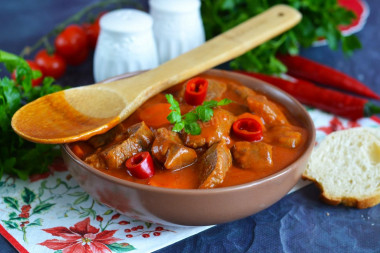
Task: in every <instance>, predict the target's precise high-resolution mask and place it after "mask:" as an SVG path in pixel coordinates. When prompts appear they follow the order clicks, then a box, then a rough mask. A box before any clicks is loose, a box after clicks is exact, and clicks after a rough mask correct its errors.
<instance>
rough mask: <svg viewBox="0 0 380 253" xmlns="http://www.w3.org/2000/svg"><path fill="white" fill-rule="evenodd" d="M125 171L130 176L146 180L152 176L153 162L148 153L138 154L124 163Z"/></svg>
mask: <svg viewBox="0 0 380 253" xmlns="http://www.w3.org/2000/svg"><path fill="white" fill-rule="evenodd" d="M125 166H126V167H127V170H128V171H129V172H130V173H131V174H132V176H134V177H137V178H140V179H146V178H150V177H152V176H153V175H154V165H153V160H152V157H151V155H150V154H149V152H141V153H138V154H136V155H134V156H132V157H131V158H129V159H128V160H127V161H126V162H125Z"/></svg>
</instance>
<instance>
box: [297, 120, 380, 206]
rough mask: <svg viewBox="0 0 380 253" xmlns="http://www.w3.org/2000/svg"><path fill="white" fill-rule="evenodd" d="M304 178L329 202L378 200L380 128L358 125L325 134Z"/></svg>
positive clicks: (348, 203) (355, 203) (368, 202)
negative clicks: (315, 186)
mask: <svg viewBox="0 0 380 253" xmlns="http://www.w3.org/2000/svg"><path fill="white" fill-rule="evenodd" d="M303 178H304V179H309V180H311V181H314V182H315V183H316V184H317V185H318V186H319V188H320V189H321V191H322V194H321V197H322V199H323V200H324V201H326V202H327V203H329V204H334V205H337V204H340V203H342V204H344V205H346V206H354V207H357V208H367V207H371V206H374V205H376V204H379V203H380V128H366V127H358V128H352V129H348V130H342V131H337V132H334V133H331V134H330V135H328V136H327V137H326V138H325V139H324V140H323V141H322V142H321V143H320V144H319V146H318V147H316V148H315V149H314V150H313V153H312V155H311V157H310V159H309V162H308V165H307V168H306V170H305V172H304V173H303Z"/></svg>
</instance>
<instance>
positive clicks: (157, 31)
mask: <svg viewBox="0 0 380 253" xmlns="http://www.w3.org/2000/svg"><path fill="white" fill-rule="evenodd" d="M200 6H201V2H200V0H149V7H150V11H149V13H150V15H151V16H152V18H153V32H154V36H155V38H156V45H157V52H158V58H159V62H160V63H163V62H166V61H168V60H170V59H172V58H175V57H176V56H178V55H180V54H182V53H185V52H187V51H189V50H191V49H193V48H195V47H197V46H199V45H201V44H202V43H204V41H205V34H204V28H203V23H202V18H201V14H200Z"/></svg>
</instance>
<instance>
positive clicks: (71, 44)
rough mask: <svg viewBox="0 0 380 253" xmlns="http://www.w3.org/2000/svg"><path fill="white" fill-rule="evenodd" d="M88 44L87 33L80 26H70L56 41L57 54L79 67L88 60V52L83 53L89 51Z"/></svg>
mask: <svg viewBox="0 0 380 253" xmlns="http://www.w3.org/2000/svg"><path fill="white" fill-rule="evenodd" d="M87 43H88V42H87V35H86V32H85V31H84V29H83V28H82V27H80V26H79V25H69V26H68V27H66V28H65V29H64V30H63V31H62V32H61V33H60V34H59V35H58V36H57V37H56V38H55V41H54V45H55V49H56V52H57V54H59V55H60V56H62V57H63V58H64V59H65V60H66V62H67V63H68V64H72V65H79V64H80V63H82V62H83V61H84V60H86V58H87V55H88V52H87V53H86V52H85V53H84V52H83V51H88V47H87ZM78 55H80V56H81V57H78ZM84 56H85V57H84ZM73 59H75V60H73Z"/></svg>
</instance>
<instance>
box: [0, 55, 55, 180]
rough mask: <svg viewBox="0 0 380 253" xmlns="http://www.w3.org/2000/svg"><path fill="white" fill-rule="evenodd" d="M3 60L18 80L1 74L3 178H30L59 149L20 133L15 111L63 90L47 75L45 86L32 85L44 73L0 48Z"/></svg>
mask: <svg viewBox="0 0 380 253" xmlns="http://www.w3.org/2000/svg"><path fill="white" fill-rule="evenodd" d="M0 62H1V63H3V64H4V65H5V67H6V68H7V70H8V71H9V72H10V73H11V72H13V71H16V81H14V80H11V79H9V78H8V77H6V76H5V77H2V78H0V178H1V177H2V176H3V174H4V173H7V174H11V175H16V176H18V177H20V178H22V179H27V178H28V176H29V175H31V174H38V173H43V172H46V171H47V167H48V165H49V164H50V163H51V162H52V161H53V159H54V158H55V157H57V156H58V155H59V154H60V152H59V149H58V148H57V147H56V146H53V145H43V144H36V143H32V142H29V141H26V140H24V139H22V138H21V137H19V136H18V135H17V134H16V133H15V132H14V131H13V129H12V127H11V119H12V116H13V114H14V113H15V112H16V111H17V110H18V109H19V108H20V107H21V106H23V105H24V104H26V103H28V102H30V101H33V100H35V99H36V98H39V97H41V96H44V95H46V94H49V93H52V92H55V91H59V90H62V87H61V86H59V85H55V84H53V82H54V79H53V78H50V77H46V78H44V80H43V83H42V86H36V87H32V79H35V78H38V77H40V76H41V73H40V72H39V71H32V70H31V68H30V67H29V65H28V63H27V62H26V61H25V60H24V59H22V58H20V57H18V56H16V55H14V54H11V53H8V52H5V51H2V50H0Z"/></svg>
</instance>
